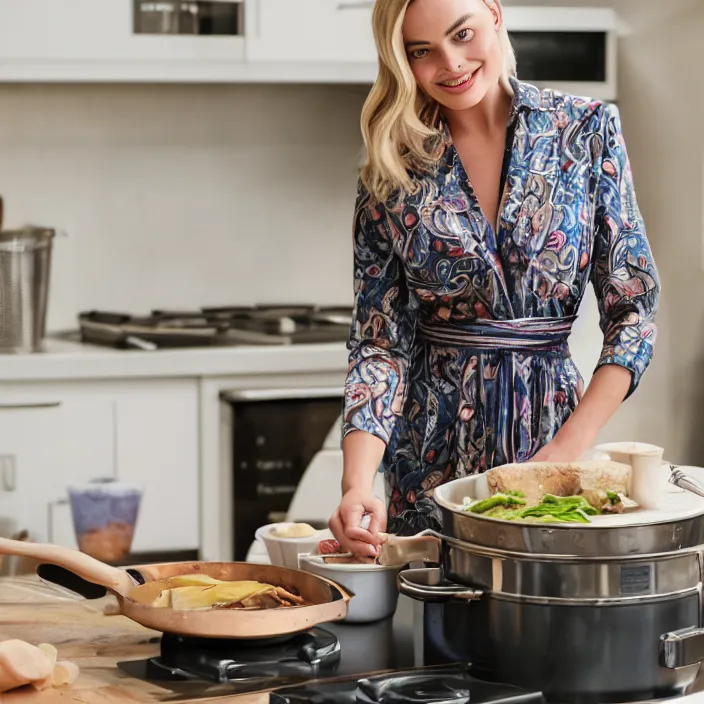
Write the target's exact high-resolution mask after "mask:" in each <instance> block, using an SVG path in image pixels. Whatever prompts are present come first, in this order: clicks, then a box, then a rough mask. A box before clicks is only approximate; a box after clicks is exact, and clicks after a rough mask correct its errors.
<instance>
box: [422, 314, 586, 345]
mask: <svg viewBox="0 0 704 704" xmlns="http://www.w3.org/2000/svg"><path fill="white" fill-rule="evenodd" d="M575 318H576V316H571V317H565V318H517V319H515V320H489V319H479V320H474V321H472V322H469V323H464V324H462V323H460V324H458V323H446V322H440V323H438V322H432V323H428V322H419V323H418V332H419V334H420V335H419V336H420V337H421V339H423V340H425V341H426V342H430V343H433V344H436V345H440V346H446V347H470V348H472V349H477V350H503V349H508V350H511V349H534V350H548V349H554V348H556V347H560V346H562V345H564V344H565V342H567V338H568V337H569V336H570V332H571V331H572V324H573V323H574V320H575Z"/></svg>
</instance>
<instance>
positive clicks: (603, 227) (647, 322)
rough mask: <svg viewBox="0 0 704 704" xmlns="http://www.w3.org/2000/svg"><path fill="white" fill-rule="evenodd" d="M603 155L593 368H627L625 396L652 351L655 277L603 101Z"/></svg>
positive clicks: (609, 109) (619, 140) (625, 162)
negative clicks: (599, 340)
mask: <svg viewBox="0 0 704 704" xmlns="http://www.w3.org/2000/svg"><path fill="white" fill-rule="evenodd" d="M600 127H601V137H602V139H603V154H602V157H603V158H602V159H601V160H600V173H599V184H598V192H597V200H596V217H595V232H594V238H595V239H594V251H593V268H592V283H593V285H594V290H595V292H596V298H597V301H598V305H599V314H600V326H601V330H602V332H603V334H604V344H603V348H602V352H601V356H600V358H599V362H598V363H597V367H596V368H597V369H599V368H600V367H602V366H603V365H605V364H618V365H620V366H622V367H625V368H626V369H628V370H629V371H630V372H631V375H632V378H631V386H630V388H629V390H628V393H627V395H626V398H628V397H629V396H630V395H631V394H632V393H633V392H634V391H635V389H636V387H637V386H638V384H639V383H640V379H641V376H642V375H643V373H644V372H645V370H646V369H647V368H648V365H649V364H650V360H651V358H652V355H653V345H654V344H655V337H656V327H655V323H654V318H655V313H656V312H657V308H658V301H659V297H660V280H659V276H658V271H657V268H656V266H655V262H654V260H653V255H652V253H651V251H650V245H649V243H648V238H647V235H646V232H645V226H644V223H643V218H642V216H641V213H640V210H639V208H638V203H637V201H636V194H635V189H634V186H633V177H632V174H631V166H630V162H629V159H628V154H627V152H626V145H625V142H624V139H623V134H622V132H621V122H620V117H619V112H618V109H617V108H616V107H615V106H613V105H609V106H605V107H604V110H603V119H602V120H601V122H600Z"/></svg>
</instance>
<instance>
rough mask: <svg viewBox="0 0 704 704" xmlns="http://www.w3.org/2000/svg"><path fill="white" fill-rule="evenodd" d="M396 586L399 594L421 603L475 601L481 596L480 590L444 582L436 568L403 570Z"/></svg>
mask: <svg viewBox="0 0 704 704" xmlns="http://www.w3.org/2000/svg"><path fill="white" fill-rule="evenodd" d="M396 584H397V586H398V590H399V592H401V594H405V595H406V596H408V597H410V598H411V599H415V600H416V601H423V602H436V603H437V602H444V601H463V602H466V601H477V600H478V599H481V597H482V594H483V592H482V591H481V589H473V588H472V587H468V586H466V585H464V584H454V583H452V582H444V581H443V579H442V575H441V573H440V569H439V568H437V567H431V568H425V569H418V570H403V571H401V572H399V574H398V577H397V578H396Z"/></svg>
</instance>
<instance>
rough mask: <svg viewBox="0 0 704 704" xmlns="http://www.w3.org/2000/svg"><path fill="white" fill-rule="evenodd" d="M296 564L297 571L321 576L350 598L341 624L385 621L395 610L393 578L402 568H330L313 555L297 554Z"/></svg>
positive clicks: (355, 565) (357, 565)
mask: <svg viewBox="0 0 704 704" xmlns="http://www.w3.org/2000/svg"><path fill="white" fill-rule="evenodd" d="M330 557H333V556H332V555H330ZM298 562H299V566H300V569H302V570H305V571H306V572H312V573H313V574H317V575H319V576H320V577H325V578H326V579H329V580H331V581H332V582H335V583H336V584H339V585H340V586H341V587H344V588H345V589H347V590H348V591H350V592H351V593H352V594H353V595H354V597H353V598H352V599H351V600H350V605H349V610H348V612H347V616H346V618H345V619H343V620H344V621H347V622H349V623H370V622H372V621H380V620H381V619H383V618H388V617H389V616H392V615H393V614H394V612H395V611H396V606H397V604H398V587H397V586H396V577H397V576H398V573H399V572H400V571H401V569H403V568H402V567H387V566H384V565H373V564H372V565H365V564H351V565H350V564H342V565H340V564H333V565H331V564H326V563H325V562H323V561H322V560H321V559H320V556H319V555H317V554H308V555H306V554H303V555H299V556H298Z"/></svg>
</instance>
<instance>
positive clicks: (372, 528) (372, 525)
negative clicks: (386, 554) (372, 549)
mask: <svg viewBox="0 0 704 704" xmlns="http://www.w3.org/2000/svg"><path fill="white" fill-rule="evenodd" d="M371 518H372V520H371V521H370V522H369V532H370V533H371V534H372V535H373V536H375V537H378V535H379V533H381V532H383V531H385V530H386V507H382V506H379V505H376V506H372V511H371Z"/></svg>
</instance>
